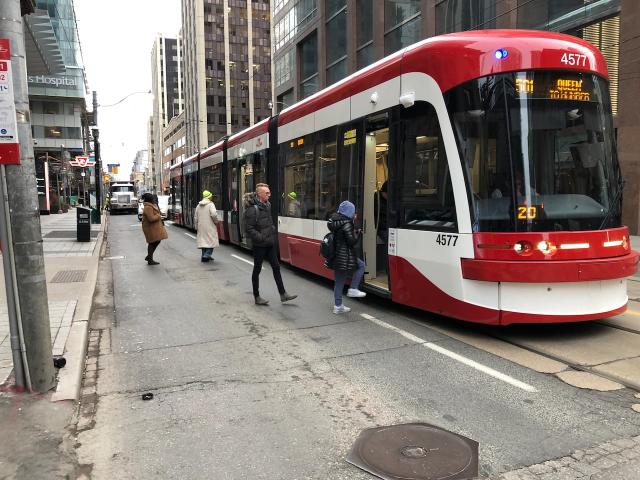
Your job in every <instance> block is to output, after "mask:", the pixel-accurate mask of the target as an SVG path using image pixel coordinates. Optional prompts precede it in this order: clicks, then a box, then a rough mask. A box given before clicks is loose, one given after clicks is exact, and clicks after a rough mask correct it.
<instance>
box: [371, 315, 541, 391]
mask: <svg viewBox="0 0 640 480" xmlns="http://www.w3.org/2000/svg"><path fill="white" fill-rule="evenodd" d="M360 316H361V317H362V318H366V319H367V320H370V321H371V322H373V323H375V324H376V325H380V326H381V327H384V328H387V329H389V330H392V331H394V332H396V333H398V334H400V335H402V336H403V337H405V338H407V339H409V340H411V341H412V342H415V343H419V344H421V345H422V346H423V347H426V348H429V349H431V350H433V351H436V352H438V353H441V354H442V355H446V356H447V357H449V358H451V359H453V360H456V361H458V362H460V363H463V364H465V365H467V366H469V367H471V368H475V369H476V370H478V371H480V372H483V373H486V374H487V375H490V376H492V377H494V378H497V379H498V380H502V381H503V382H507V383H508V384H510V385H513V386H514V387H517V388H520V389H522V390H525V391H527V392H537V391H538V389H536V388H535V387H532V386H531V385H529V384H528V383H524V382H521V381H520V380H517V379H515V378H513V377H510V376H509V375H505V374H504V373H501V372H498V371H497V370H494V369H493V368H490V367H487V366H486V365H483V364H481V363H478V362H476V361H474V360H471V359H470V358H467V357H463V356H462V355H459V354H457V353H455V352H452V351H451V350H447V349H446V348H442V347H440V346H438V345H436V344H434V343H431V342H427V341H426V340H423V339H422V338H420V337H416V336H415V335H413V334H411V333H409V332H405V331H404V330H401V329H400V328H398V327H394V326H393V325H389V324H388V323H386V322H383V321H382V320H378V319H377V318H375V317H372V316H371V315H368V314H366V313H361V314H360Z"/></svg>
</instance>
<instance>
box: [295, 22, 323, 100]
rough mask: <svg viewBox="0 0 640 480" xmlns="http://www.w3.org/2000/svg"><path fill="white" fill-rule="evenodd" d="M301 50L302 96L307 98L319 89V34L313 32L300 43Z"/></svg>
mask: <svg viewBox="0 0 640 480" xmlns="http://www.w3.org/2000/svg"><path fill="white" fill-rule="evenodd" d="M298 48H299V51H300V78H301V81H300V98H306V97H308V96H309V95H312V94H314V93H315V92H317V91H318V89H319V81H318V80H319V79H318V36H317V34H316V33H313V34H312V35H311V36H309V37H307V38H306V39H305V40H303V41H302V42H301V43H300V44H299V47H298Z"/></svg>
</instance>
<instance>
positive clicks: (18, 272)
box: [0, 0, 55, 392]
mask: <svg viewBox="0 0 640 480" xmlns="http://www.w3.org/2000/svg"><path fill="white" fill-rule="evenodd" d="M20 7H21V5H20V0H2V1H0V38H6V39H8V40H9V46H10V52H11V57H10V58H11V60H10V66H11V70H12V78H13V89H14V98H15V111H16V121H17V136H18V141H19V147H20V148H19V151H20V163H19V164H17V165H6V166H3V168H2V170H4V173H5V175H4V176H3V178H0V183H2V184H3V185H6V190H5V191H4V192H2V193H3V194H4V195H3V196H4V198H3V199H0V201H1V202H2V203H3V204H5V205H8V208H9V211H8V212H5V214H6V215H7V217H6V220H9V221H8V222H7V224H8V227H9V229H8V232H7V233H8V242H7V243H6V244H3V248H2V250H3V251H2V253H3V263H8V264H9V267H11V266H14V267H15V270H14V271H13V275H12V276H13V278H6V277H5V282H6V283H7V293H8V294H9V290H10V289H11V286H10V285H9V282H12V281H13V285H12V286H14V287H15V291H13V292H12V293H13V298H9V295H7V301H8V302H9V303H11V302H14V306H15V307H16V311H17V316H18V318H17V320H18V325H19V326H20V327H21V328H20V330H21V332H14V331H12V332H11V336H12V337H13V336H14V335H18V334H20V333H21V342H20V343H21V345H20V347H21V353H22V355H21V356H22V360H23V361H24V360H26V361H24V362H23V365H22V367H23V368H24V372H23V376H24V378H21V379H18V378H16V383H17V384H18V385H24V386H26V388H27V389H29V390H30V391H32V392H46V391H48V390H50V389H51V388H52V387H53V386H54V385H55V371H54V367H53V359H52V350H51V330H50V326H49V302H48V297H47V283H46V279H45V271H44V256H43V252H42V233H41V230H40V211H39V206H38V195H37V187H36V175H35V173H36V172H35V161H34V157H33V140H32V138H31V122H30V112H29V95H28V91H27V66H26V58H25V45H24V31H23V23H22V22H23V20H22V15H21V10H20ZM12 257H13V258H12ZM11 263H13V264H14V265H11ZM5 271H6V267H5ZM12 323H13V322H12ZM14 360H15V356H14ZM14 368H15V364H14ZM16 372H17V371H16Z"/></svg>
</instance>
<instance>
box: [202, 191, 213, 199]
mask: <svg viewBox="0 0 640 480" xmlns="http://www.w3.org/2000/svg"><path fill="white" fill-rule="evenodd" d="M211 197H213V193H211V192H210V191H209V190H205V191H204V192H202V198H211Z"/></svg>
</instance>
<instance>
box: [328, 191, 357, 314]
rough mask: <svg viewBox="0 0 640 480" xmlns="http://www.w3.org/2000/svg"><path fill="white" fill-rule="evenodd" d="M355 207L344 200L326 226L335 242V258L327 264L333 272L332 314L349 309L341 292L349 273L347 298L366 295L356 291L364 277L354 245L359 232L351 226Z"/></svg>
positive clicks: (345, 311)
mask: <svg viewBox="0 0 640 480" xmlns="http://www.w3.org/2000/svg"><path fill="white" fill-rule="evenodd" d="M355 213H356V207H355V206H354V205H353V203H351V202H350V201H348V200H345V201H344V202H342V203H341V204H340V206H339V207H338V213H334V214H333V215H332V216H331V218H330V219H329V222H327V226H328V227H329V230H330V231H332V232H333V235H334V241H335V256H334V257H333V258H332V259H331V261H330V262H329V263H328V266H329V267H330V268H332V269H333V270H334V271H335V279H336V281H335V285H334V287H333V296H334V298H335V305H334V307H333V313H336V314H340V313H347V312H348V311H350V310H351V309H350V308H349V307H346V306H344V305H343V304H342V290H343V289H344V284H345V282H346V280H347V276H349V274H350V273H351V272H354V270H355V272H354V273H353V274H352V277H351V288H350V289H349V290H348V291H347V297H354V298H362V297H364V296H365V295H366V293H364V292H361V291H360V290H358V286H359V285H360V282H361V281H362V276H363V275H364V265H365V264H364V261H362V260H361V259H359V258H358V255H357V254H356V245H357V244H358V241H359V240H360V232H357V231H356V229H355V227H354V225H353V216H354V215H355Z"/></svg>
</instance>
